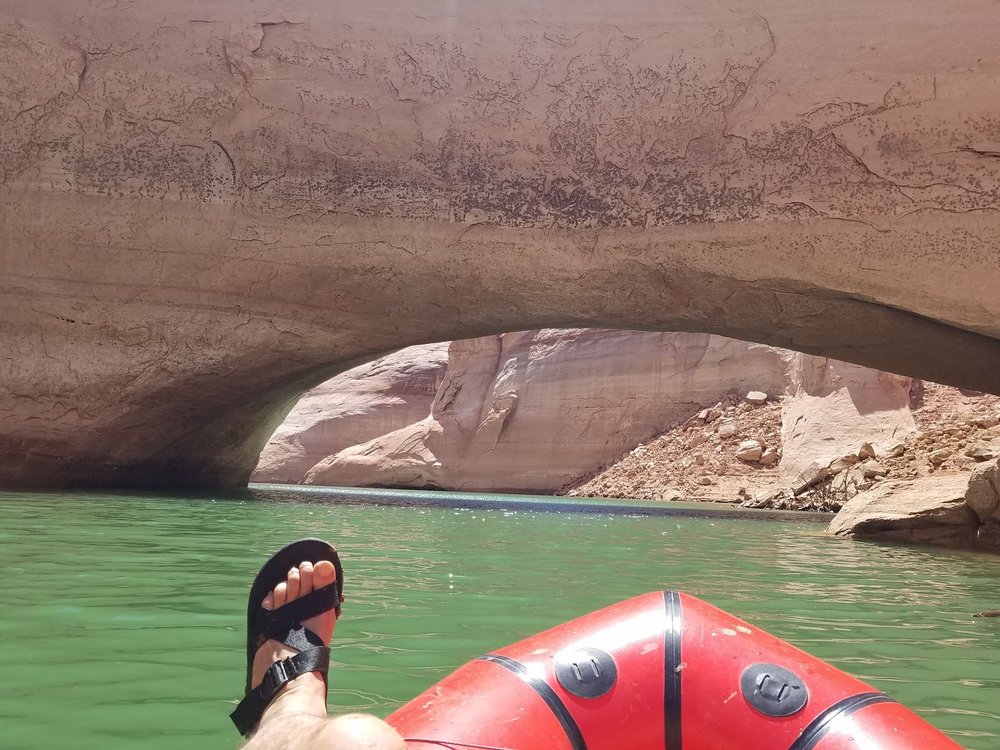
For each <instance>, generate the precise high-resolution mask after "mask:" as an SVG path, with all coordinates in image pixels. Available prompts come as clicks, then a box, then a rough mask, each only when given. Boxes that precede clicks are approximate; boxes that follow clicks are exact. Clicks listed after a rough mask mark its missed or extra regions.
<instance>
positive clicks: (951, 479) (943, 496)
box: [828, 460, 1000, 552]
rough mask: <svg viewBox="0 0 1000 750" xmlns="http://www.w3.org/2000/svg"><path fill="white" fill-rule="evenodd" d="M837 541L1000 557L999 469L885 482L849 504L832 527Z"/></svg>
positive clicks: (982, 468) (989, 465)
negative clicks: (890, 543) (921, 546)
mask: <svg viewBox="0 0 1000 750" xmlns="http://www.w3.org/2000/svg"><path fill="white" fill-rule="evenodd" d="M828 531H829V532H830V533H832V534H836V535H837V536H848V537H858V538H864V539H874V540H884V541H893V542H911V543H919V544H933V545H937V546H942V547H965V548H979V549H985V550H990V551H994V552H1000V534H998V532H1000V468H998V465H997V460H993V461H990V462H988V463H984V464H981V465H979V466H977V467H976V468H975V470H973V471H972V472H971V473H964V472H962V473H939V474H933V475H930V476H926V477H921V478H919V479H916V480H911V481H898V480H887V481H884V482H881V483H880V484H877V485H876V486H875V487H873V488H872V489H870V490H868V491H866V492H862V493H860V494H858V495H856V496H855V497H854V498H853V499H851V500H850V501H849V502H848V503H847V504H845V505H844V507H843V508H842V509H841V511H840V512H839V513H838V514H837V515H836V517H835V518H834V519H833V521H832V522H831V523H830V526H829V528H828Z"/></svg>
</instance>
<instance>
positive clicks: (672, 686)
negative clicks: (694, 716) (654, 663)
mask: <svg viewBox="0 0 1000 750" xmlns="http://www.w3.org/2000/svg"><path fill="white" fill-rule="evenodd" d="M663 608H664V611H665V613H666V616H667V626H666V628H664V630H663V735H664V747H665V749H666V750H681V671H682V670H683V666H682V665H683V662H682V661H681V640H682V639H681V635H682V634H683V630H684V622H683V620H682V612H681V595H680V594H679V593H678V592H676V591H664V592H663Z"/></svg>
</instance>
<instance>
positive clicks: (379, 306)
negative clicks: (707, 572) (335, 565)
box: [0, 0, 1000, 487]
mask: <svg viewBox="0 0 1000 750" xmlns="http://www.w3.org/2000/svg"><path fill="white" fill-rule="evenodd" d="M998 28H1000V3H996V2H993V1H992V0H989V1H988V0H959V1H957V2H947V3H942V2H939V1H937V0H934V1H932V0H882V1H881V2H871V1H870V0H864V1H861V0H844V1H843V2H836V3H833V2H829V1H828V0H760V2H747V1H745V0H735V1H733V0H726V2H718V1H716V0H703V1H700V2H692V3H682V2H679V0H619V1H618V2H610V0H606V1H604V2H597V1H596V0H548V1H547V2H541V1H540V0H533V1H532V2H523V1H522V0H513V1H511V2H495V1H494V0H490V1H487V0H449V1H448V2H440V1H437V2H429V1H428V2H402V0H365V2H359V3H351V4H348V3H343V2H340V3H338V2H331V1H330V0H322V2H321V1H319V0H297V1H296V2H294V3H291V2H289V3H284V4H275V3H271V2H268V3H265V2H255V1H251V0H245V1H244V0H218V2H203V1H201V0H199V1H198V2H195V1H194V0H156V1H153V0H133V1H131V2H125V1H124V0H122V1H121V2H116V1H115V0H109V1H108V2H100V3H88V4H79V3H73V2H70V1H69V0H6V2H4V3H3V9H2V10H0V29H2V32H0V33H2V36H0V55H2V64H0V123H2V125H0V135H2V138H0V173H2V179H3V185H2V187H0V196H2V223H0V228H2V239H0V305H2V313H0V331H2V333H0V345H2V348H0V386H2V388H0V455H2V461H0V484H2V485H5V486H35V487H38V486H46V485H53V486H55V485H67V486H69V485H76V486H80V485H105V486H112V485H117V486H128V485H131V486H137V485H138V486H170V485H174V486H178V485H201V486H208V485H214V486H235V485H240V484H242V483H244V482H245V481H246V479H247V477H248V475H249V472H250V470H251V468H252V466H253V464H254V462H255V460H256V457H257V454H258V452H259V450H260V447H261V446H262V445H263V442H264V441H265V440H266V438H267V436H268V434H269V433H270V431H271V430H272V428H274V427H275V426H276V425H277V423H278V422H279V421H280V420H281V419H282V417H283V415H284V414H285V411H286V410H287V409H288V408H289V407H290V406H291V404H293V403H294V401H295V399H296V398H297V396H298V395H299V394H300V393H301V392H302V391H303V390H304V389H306V388H308V387H310V386H312V385H314V384H316V383H318V382H320V381H321V380H323V379H325V378H327V377H328V376H330V375H332V374H333V373H335V372H338V371H340V370H343V369H345V368H347V367H350V366H352V365H354V364H356V363H357V362H359V361H360V360H364V359H366V358H370V357H372V356H374V355H377V354H380V353H382V352H385V351H387V350H391V349H395V348H398V347H401V346H404V345H408V344H413V343H417V342H427V341H433V340H444V339H452V338H457V337H466V336H474V335H482V334H485V333H488V332H498V331H506V330H516V329H522V328H533V327H541V326H551V327H557V326H607V327H628V328H644V329H660V330H686V331H704V332H712V333H719V334H724V335H727V336H733V337H738V338H744V339H749V340H754V341H759V342H764V343H768V344H774V345H778V346H783V347H789V348H793V349H798V350H801V351H805V352H810V353H816V354H825V355H830V356H832V357H837V358H841V359H846V360H851V361H854V362H858V363H861V364H865V365H870V366H873V367H879V368H882V369H886V370H891V371H896V372H900V373H905V374H910V375H914V376H919V377H923V378H928V379H932V380H937V381H941V382H944V383H950V384H953V385H958V386H963V387H968V388H973V389H978V390H986V391H992V392H994V393H1000V340H998V339H1000V294H998V291H1000V263H998V260H1000V258H998V256H1000V251H998V237H1000V231H998V230H1000V211H998V209H1000V54H998V46H997V29H998Z"/></svg>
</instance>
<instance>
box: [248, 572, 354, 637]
mask: <svg viewBox="0 0 1000 750" xmlns="http://www.w3.org/2000/svg"><path fill="white" fill-rule="evenodd" d="M331 609H336V610H337V611H338V614H339V610H340V587H339V586H338V585H337V581H334V582H333V583H331V584H330V585H329V586H324V587H323V588H321V589H316V590H315V591H311V592H309V593H308V594H306V595H305V596H302V597H299V598H298V599H296V600H295V601H293V602H289V603H288V604H285V605H284V606H282V607H278V608H277V609H262V610H260V612H259V613H258V615H257V618H256V622H254V630H255V641H256V643H257V647H258V648H259V647H260V646H261V644H263V643H264V642H265V641H268V640H272V639H273V640H276V641H277V640H282V639H281V638H280V636H282V635H284V634H285V633H287V632H288V631H289V630H292V629H294V628H296V627H298V626H299V625H300V624H301V623H302V621H303V620H308V619H309V618H310V617H315V616H316V615H319V614H322V613H323V612H327V611H329V610H331ZM289 645H291V644H289Z"/></svg>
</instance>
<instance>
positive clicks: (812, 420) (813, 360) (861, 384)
mask: <svg viewBox="0 0 1000 750" xmlns="http://www.w3.org/2000/svg"><path fill="white" fill-rule="evenodd" d="M790 377H791V387H790V390H791V397H790V398H787V399H785V401H784V403H783V414H782V420H781V444H782V446H783V449H784V455H783V458H782V461H781V472H782V475H783V477H784V478H785V479H786V481H789V482H792V481H794V480H795V478H796V477H798V476H799V475H800V474H802V473H804V472H807V471H808V470H809V469H810V467H811V466H812V465H814V464H815V465H819V466H824V467H825V466H828V465H829V464H830V463H831V462H833V461H836V460H837V459H839V458H842V457H843V456H845V455H847V454H852V453H855V452H856V451H858V448H859V447H860V446H863V445H865V444H871V445H872V446H874V449H873V451H872V452H874V453H875V454H878V453H879V452H880V451H882V450H885V449H886V448H888V447H889V445H890V444H892V443H898V442H899V441H900V440H901V439H903V438H905V437H907V436H908V435H910V434H912V433H913V432H915V431H916V423H915V422H914V421H913V414H912V412H911V411H910V402H909V391H910V382H911V379H910V378H906V377H902V376H899V375H893V374H892V373H888V372H882V371H880V370H872V369H870V368H868V367H860V366H858V365H853V364H850V363H848V362H840V361H837V360H832V359H828V358H826V357H814V356H810V355H806V354H796V355H795V356H794V357H793V358H792V367H791V372H790Z"/></svg>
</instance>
